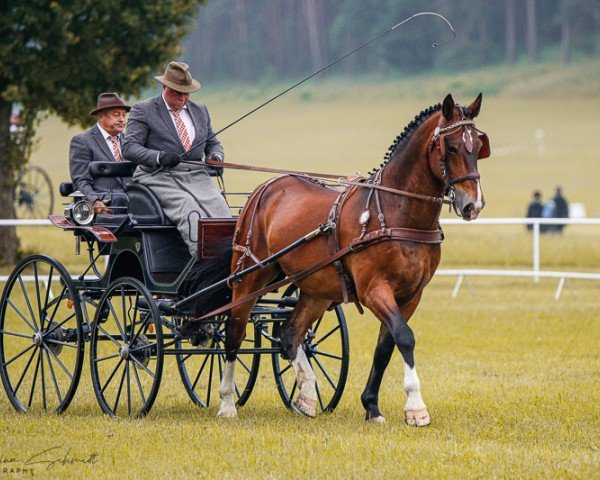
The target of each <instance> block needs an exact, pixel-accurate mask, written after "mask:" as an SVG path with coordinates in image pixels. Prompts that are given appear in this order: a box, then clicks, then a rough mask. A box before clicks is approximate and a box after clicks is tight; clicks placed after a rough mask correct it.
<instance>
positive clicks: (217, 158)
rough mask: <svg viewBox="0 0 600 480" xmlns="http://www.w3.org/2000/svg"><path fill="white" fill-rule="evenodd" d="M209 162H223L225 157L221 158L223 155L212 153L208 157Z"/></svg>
mask: <svg viewBox="0 0 600 480" xmlns="http://www.w3.org/2000/svg"><path fill="white" fill-rule="evenodd" d="M208 159H209V160H212V161H213V162H222V161H223V157H221V154H219V153H211V154H210V155H209V156H208Z"/></svg>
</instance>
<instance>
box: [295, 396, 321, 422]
mask: <svg viewBox="0 0 600 480" xmlns="http://www.w3.org/2000/svg"><path fill="white" fill-rule="evenodd" d="M295 405H296V408H297V409H298V410H300V412H302V413H303V414H304V415H306V416H307V417H312V418H314V417H316V416H317V401H316V400H313V399H312V398H308V397H305V396H304V395H299V396H298V400H296V402H295Z"/></svg>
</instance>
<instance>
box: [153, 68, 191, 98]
mask: <svg viewBox="0 0 600 480" xmlns="http://www.w3.org/2000/svg"><path fill="white" fill-rule="evenodd" d="M154 78H156V79H157V80H158V81H159V82H160V83H162V84H163V85H166V86H167V87H169V88H172V89H173V90H176V91H178V92H182V93H192V92H196V91H198V90H200V82H199V81H198V80H194V79H193V78H192V74H191V73H190V67H189V65H188V64H187V63H183V62H171V63H169V66H168V67H167V69H166V70H165V74H164V75H160V76H157V77H154Z"/></svg>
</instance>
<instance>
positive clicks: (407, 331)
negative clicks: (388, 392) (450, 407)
mask: <svg viewBox="0 0 600 480" xmlns="http://www.w3.org/2000/svg"><path fill="white" fill-rule="evenodd" d="M420 298H421V296H420V295H417V296H415V297H414V298H412V299H411V300H410V301H409V302H408V303H406V304H405V305H403V310H404V314H403V313H402V312H400V309H399V308H398V304H397V303H396V300H395V299H394V296H393V292H392V290H391V288H390V287H389V286H388V285H387V284H382V285H379V286H377V287H375V288H373V289H371V290H369V291H368V292H367V293H366V294H365V295H364V298H363V299H362V300H363V302H364V304H365V305H366V306H367V307H368V308H369V309H370V310H371V311H372V312H373V313H374V314H375V315H376V316H377V318H379V320H380V321H381V323H382V327H381V329H380V333H379V339H378V342H377V347H376V348H375V355H374V357H373V365H372V367H371V373H370V375H369V380H368V381H367V385H366V387H365V390H364V392H363V394H362V396H361V400H362V403H363V406H364V407H365V410H366V420H372V421H375V422H380V423H383V422H384V421H385V419H384V417H383V415H381V412H380V411H379V407H378V400H379V388H380V386H381V380H382V378H383V374H384V372H385V369H386V367H387V365H388V364H389V361H390V358H391V356H392V353H393V350H394V346H396V347H397V348H398V350H400V353H401V355H402V360H403V363H404V391H405V392H406V395H407V397H408V399H407V401H406V404H405V405H404V412H405V418H406V423H407V424H408V425H413V426H418V427H421V426H425V425H429V423H431V420H430V418H429V413H428V412H427V407H426V406H425V402H424V401H423V398H422V397H421V383H420V381H419V377H418V376H417V371H416V367H415V361H414V349H415V336H414V334H413V331H412V329H411V328H410V327H409V326H408V323H407V322H406V318H409V317H410V316H411V315H412V313H413V312H414V310H415V308H416V307H417V305H418V303H419V300H420Z"/></svg>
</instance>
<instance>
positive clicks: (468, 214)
mask: <svg viewBox="0 0 600 480" xmlns="http://www.w3.org/2000/svg"><path fill="white" fill-rule="evenodd" d="M474 208H475V205H473V204H472V203H469V204H468V205H467V206H466V207H465V208H463V211H462V215H463V218H470V217H471V212H472V211H473V209H474Z"/></svg>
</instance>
